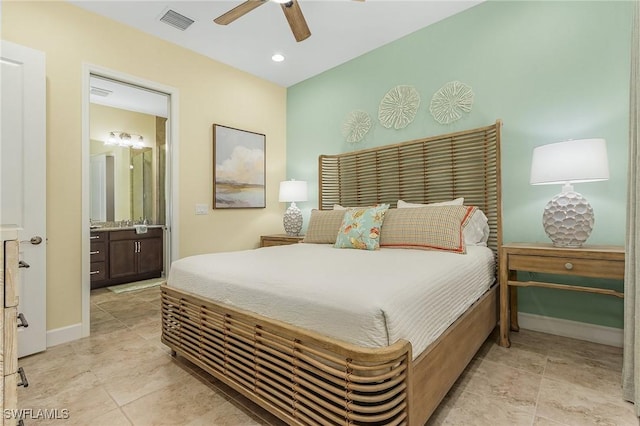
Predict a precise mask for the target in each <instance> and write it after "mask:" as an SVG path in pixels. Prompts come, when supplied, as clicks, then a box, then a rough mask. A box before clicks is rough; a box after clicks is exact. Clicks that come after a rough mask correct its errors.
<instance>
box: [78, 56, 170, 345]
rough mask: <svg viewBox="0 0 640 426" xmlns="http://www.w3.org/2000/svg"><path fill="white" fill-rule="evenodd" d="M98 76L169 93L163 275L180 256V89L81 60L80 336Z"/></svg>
mask: <svg viewBox="0 0 640 426" xmlns="http://www.w3.org/2000/svg"><path fill="white" fill-rule="evenodd" d="M91 75H97V76H100V77H104V78H108V79H112V80H117V81H121V82H123V83H128V84H133V85H136V86H140V87H143V88H147V89H151V90H154V91H157V92H161V93H165V94H167V95H169V117H168V120H167V123H168V125H167V127H168V129H167V136H168V138H167V159H168V160H169V161H167V168H166V191H167V200H166V202H167V206H166V207H167V209H166V212H167V213H166V219H167V220H166V228H167V232H166V233H165V235H166V237H167V238H166V241H165V244H164V246H165V259H166V260H165V271H164V272H165V275H167V274H168V273H169V268H170V266H171V261H172V260H173V259H178V257H179V253H178V250H179V244H178V242H179V229H178V223H179V221H178V215H179V209H178V207H179V205H180V203H179V193H178V189H179V188H178V160H179V156H178V152H179V138H178V117H179V112H178V105H179V102H178V100H179V98H178V96H179V93H178V89H177V88H175V87H171V86H167V85H164V84H160V83H157V82H155V81H151V80H146V79H143V78H140V77H136V76H133V75H130V74H125V73H122V72H120V71H116V70H112V69H109V68H105V67H102V66H99V65H94V64H88V63H83V64H82V221H81V226H82V233H81V234H82V337H86V336H89V333H90V321H91V310H90V308H91V299H90V295H91V280H90V276H89V271H90V260H89V251H90V247H91V245H90V240H89V236H90V229H89V226H90V223H89V201H90V198H89V197H90V192H89V187H90V185H89V163H90V133H89V130H90V129H89V128H90V123H89V108H90V77H91Z"/></svg>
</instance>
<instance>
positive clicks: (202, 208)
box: [196, 204, 209, 214]
mask: <svg viewBox="0 0 640 426" xmlns="http://www.w3.org/2000/svg"><path fill="white" fill-rule="evenodd" d="M196 214H209V205H208V204H196Z"/></svg>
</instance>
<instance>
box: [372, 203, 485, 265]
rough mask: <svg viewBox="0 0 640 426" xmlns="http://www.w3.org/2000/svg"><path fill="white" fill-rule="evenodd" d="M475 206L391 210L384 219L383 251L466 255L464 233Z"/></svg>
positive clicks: (381, 244) (382, 233)
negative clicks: (435, 251) (425, 251)
mask: <svg viewBox="0 0 640 426" xmlns="http://www.w3.org/2000/svg"><path fill="white" fill-rule="evenodd" d="M476 210H477V207H476V206H437V207H436V206H432V207H416V208H411V209H391V210H389V211H388V212H387V214H386V216H385V218H384V226H383V227H382V230H381V232H380V247H385V248H411V249H423V250H445V251H451V252H454V253H466V252H467V250H466V247H465V244H464V239H463V237H462V231H463V229H464V227H465V226H466V224H467V223H468V222H469V219H470V218H471V216H473V213H475V211H476Z"/></svg>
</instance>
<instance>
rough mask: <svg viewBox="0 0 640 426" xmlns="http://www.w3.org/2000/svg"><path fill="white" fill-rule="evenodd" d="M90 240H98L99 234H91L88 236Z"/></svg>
mask: <svg viewBox="0 0 640 426" xmlns="http://www.w3.org/2000/svg"><path fill="white" fill-rule="evenodd" d="M89 239H90V240H99V239H100V235H92V236H90V237H89Z"/></svg>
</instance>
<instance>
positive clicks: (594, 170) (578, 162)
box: [529, 139, 609, 185]
mask: <svg viewBox="0 0 640 426" xmlns="http://www.w3.org/2000/svg"><path fill="white" fill-rule="evenodd" d="M607 179H609V160H608V158H607V142H606V141H605V140H604V139H580V140H571V141H565V142H557V143H552V144H548V145H542V146H539V147H537V148H535V149H534V150H533V159H532V160H531V178H530V180H529V183H531V184H532V185H546V184H564V183H578V182H594V181H600V180H607Z"/></svg>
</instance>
